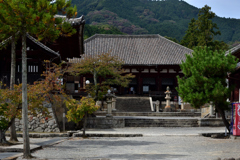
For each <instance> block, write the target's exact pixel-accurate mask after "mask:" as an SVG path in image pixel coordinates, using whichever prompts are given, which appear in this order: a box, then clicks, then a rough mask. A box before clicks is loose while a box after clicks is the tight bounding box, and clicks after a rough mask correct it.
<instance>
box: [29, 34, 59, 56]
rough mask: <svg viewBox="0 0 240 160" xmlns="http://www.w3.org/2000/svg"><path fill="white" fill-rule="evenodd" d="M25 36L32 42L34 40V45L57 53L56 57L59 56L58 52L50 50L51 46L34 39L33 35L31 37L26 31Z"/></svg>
mask: <svg viewBox="0 0 240 160" xmlns="http://www.w3.org/2000/svg"><path fill="white" fill-rule="evenodd" d="M26 36H27V38H29V39H30V40H31V41H32V42H34V43H35V44H36V45H38V46H39V47H41V48H43V49H45V50H46V51H48V52H51V53H53V54H55V55H57V56H58V57H59V56H60V54H59V53H58V52H55V51H54V50H52V49H51V48H49V47H47V46H46V45H44V44H43V43H41V42H40V41H38V40H37V39H35V38H34V37H32V36H31V35H29V34H28V33H27V34H26Z"/></svg>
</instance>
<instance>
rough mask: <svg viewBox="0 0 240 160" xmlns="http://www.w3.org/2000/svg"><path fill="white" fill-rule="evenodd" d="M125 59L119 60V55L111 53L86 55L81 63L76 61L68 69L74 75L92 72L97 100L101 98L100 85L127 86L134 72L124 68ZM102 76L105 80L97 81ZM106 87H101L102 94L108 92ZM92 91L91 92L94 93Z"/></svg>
mask: <svg viewBox="0 0 240 160" xmlns="http://www.w3.org/2000/svg"><path fill="white" fill-rule="evenodd" d="M122 64H123V61H121V60H119V58H118V57H117V56H111V55H110V54H109V53H103V54H99V55H97V56H94V57H93V56H84V57H83V58H82V60H81V62H80V63H74V64H72V66H71V67H70V69H69V70H68V71H69V72H70V73H71V74H73V75H81V74H92V75H93V79H94V87H91V88H92V89H93V92H94V93H95V94H94V95H92V96H93V97H95V99H96V100H99V98H100V96H99V90H100V87H99V86H108V85H121V86H123V87H126V86H127V85H128V84H129V82H130V79H131V78H134V76H133V75H132V74H125V71H124V70H123V69H122ZM100 76H101V77H102V78H104V79H105V81H104V82H103V83H102V84H98V83H97V78H98V77H100ZM104 88H106V87H102V88H101V91H102V92H101V93H100V94H101V95H102V94H106V93H105V91H106V90H105V89H104ZM93 92H91V93H93Z"/></svg>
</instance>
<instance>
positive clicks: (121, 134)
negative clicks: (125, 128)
mask: <svg viewBox="0 0 240 160" xmlns="http://www.w3.org/2000/svg"><path fill="white" fill-rule="evenodd" d="M142 136H143V134H125V133H86V137H142ZM73 137H83V134H82V133H73Z"/></svg>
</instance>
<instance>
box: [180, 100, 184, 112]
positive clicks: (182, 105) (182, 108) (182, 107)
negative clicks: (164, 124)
mask: <svg viewBox="0 0 240 160" xmlns="http://www.w3.org/2000/svg"><path fill="white" fill-rule="evenodd" d="M181 110H184V103H183V100H182V99H181Z"/></svg>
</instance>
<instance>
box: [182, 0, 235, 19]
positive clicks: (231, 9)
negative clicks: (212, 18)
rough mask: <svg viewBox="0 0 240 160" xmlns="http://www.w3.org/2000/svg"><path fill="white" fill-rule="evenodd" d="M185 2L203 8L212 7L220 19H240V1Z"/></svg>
mask: <svg viewBox="0 0 240 160" xmlns="http://www.w3.org/2000/svg"><path fill="white" fill-rule="evenodd" d="M184 1H185V2H187V3H189V4H191V5H193V6H195V7H197V8H202V7H203V6H204V5H206V4H207V5H208V6H210V7H211V8H212V9H211V11H212V12H214V13H215V14H216V15H217V16H219V17H225V18H229V17H230V18H237V19H240V0H184Z"/></svg>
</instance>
